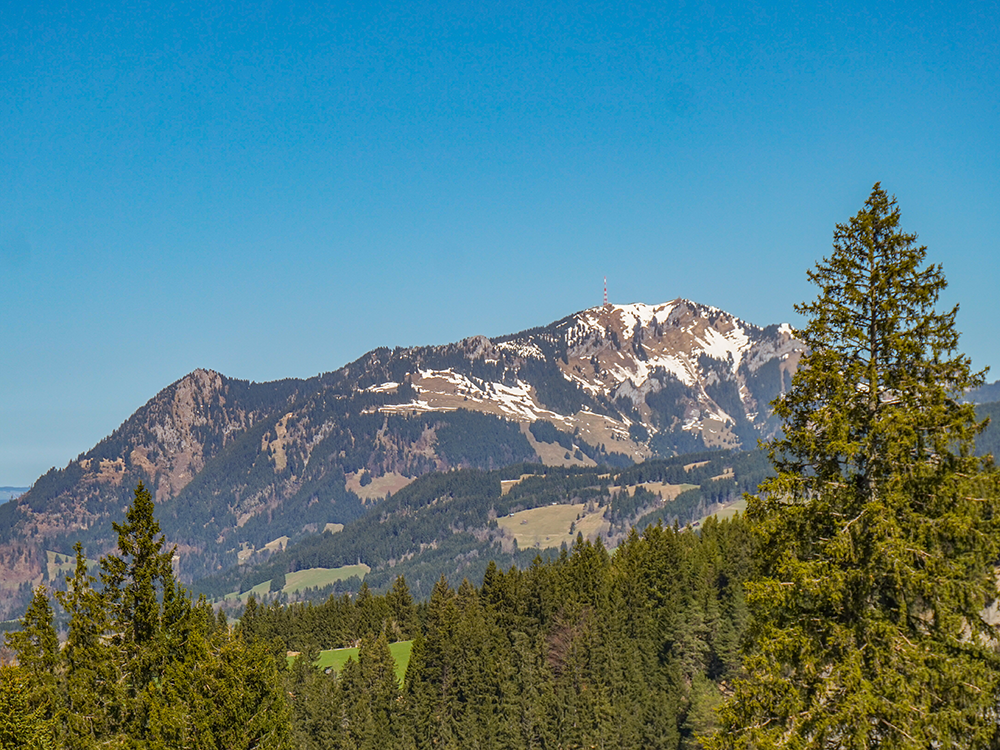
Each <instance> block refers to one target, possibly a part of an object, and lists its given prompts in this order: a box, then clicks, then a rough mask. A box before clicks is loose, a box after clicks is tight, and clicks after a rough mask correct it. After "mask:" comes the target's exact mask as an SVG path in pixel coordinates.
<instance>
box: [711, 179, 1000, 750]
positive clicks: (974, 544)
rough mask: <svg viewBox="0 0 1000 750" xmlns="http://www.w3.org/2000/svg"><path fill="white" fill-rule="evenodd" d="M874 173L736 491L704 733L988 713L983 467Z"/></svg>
mask: <svg viewBox="0 0 1000 750" xmlns="http://www.w3.org/2000/svg"><path fill="white" fill-rule="evenodd" d="M899 219H900V213H899V209H898V207H897V205H896V201H895V199H894V198H892V199H891V198H889V197H888V196H887V195H886V193H885V192H884V191H883V190H882V188H881V186H880V185H878V184H876V185H875V187H874V189H873V190H872V193H871V195H870V197H869V198H868V200H867V201H866V203H865V205H864V207H863V208H862V209H861V211H859V212H858V213H857V215H856V216H854V217H852V218H851V219H850V220H849V221H848V222H847V223H846V224H840V225H838V226H837V228H836V231H835V233H834V245H833V252H832V254H831V255H830V257H828V258H825V259H824V260H823V261H822V262H820V263H819V264H818V265H817V266H816V269H815V270H813V271H811V272H809V279H810V280H811V281H812V282H813V283H814V284H815V285H816V286H817V287H818V288H819V293H818V295H817V297H816V299H815V300H814V301H812V302H809V303H807V304H803V305H801V306H798V307H797V308H796V309H797V310H798V311H799V312H800V313H802V314H804V315H805V316H806V318H807V321H808V322H807V324H806V326H805V328H804V329H803V330H801V331H798V332H797V335H798V337H799V338H800V339H801V340H802V341H803V342H804V343H805V344H806V345H807V346H808V350H809V352H808V354H807V355H805V356H804V357H803V358H802V361H801V363H800V367H799V370H798V372H797V373H796V375H795V376H794V378H793V380H792V386H791V388H790V390H789V391H788V393H786V394H785V395H784V396H781V397H779V398H778V399H777V401H776V402H775V406H776V413H777V414H778V416H779V417H780V418H781V419H782V420H783V428H784V434H783V436H782V437H780V438H779V439H777V440H775V441H774V442H773V443H772V444H771V446H770V456H771V460H772V463H773V464H774V468H775V470H776V474H777V475H776V476H775V477H774V478H772V479H770V480H767V481H766V482H764V483H763V484H762V485H761V488H760V494H759V495H758V496H757V497H754V498H750V499H749V504H748V509H747V517H748V519H749V520H750V522H751V526H752V531H753V534H754V537H755V542H756V545H757V549H758V550H759V560H758V563H759V565H760V569H759V573H758V574H757V576H756V578H755V579H754V580H753V581H752V583H751V584H750V586H749V590H748V600H749V601H748V603H749V605H750V607H751V611H752V615H753V624H752V626H751V627H752V631H751V636H752V640H753V644H754V646H753V648H752V650H751V651H750V652H749V654H748V656H747V659H746V661H745V665H744V666H745V677H744V679H742V680H740V681H738V682H737V683H736V686H735V694H734V696H733V697H732V699H731V700H730V702H729V703H728V704H727V705H726V706H725V708H724V709H723V711H722V713H721V719H722V725H723V726H722V729H721V730H720V732H719V733H718V734H716V735H715V736H714V738H713V739H712V741H711V743H710V747H712V748H716V749H717V750H718V749H721V748H746V749H749V748H754V749H755V750H766V749H767V748H778V747H781V748H799V749H802V750H807V749H810V748H843V749H844V750H855V749H857V750H861V749H868V748H894V749H895V748H900V749H903V748H914V749H915V748H931V747H934V748H951V747H955V748H958V747H961V748H981V747H987V746H988V744H989V742H990V741H991V738H992V736H993V735H994V732H995V729H996V722H997V683H998V680H997V676H998V660H997V656H996V650H995V644H996V643H997V642H998V633H997V632H996V629H995V628H994V627H993V626H992V625H991V624H990V623H989V622H988V621H987V618H986V616H985V610H986V608H987V607H988V606H989V605H990V604H991V603H992V602H993V601H994V599H995V598H996V594H997V587H996V579H995V571H994V567H993V566H994V564H995V562H996V560H997V558H998V553H1000V534H998V533H997V532H998V528H997V526H998V519H1000V506H998V503H997V497H998V492H997V483H996V474H995V472H994V471H993V469H992V464H991V462H989V461H988V460H986V459H979V458H976V457H975V456H974V455H973V441H974V438H975V435H976V434H977V432H978V431H979V430H980V429H981V428H982V425H981V424H980V423H977V421H976V417H975V413H974V411H973V407H972V406H971V405H967V404H963V403H961V401H960V399H959V397H960V396H961V394H962V393H963V392H965V391H966V390H967V389H969V388H970V387H973V386H976V385H979V384H981V383H982V381H983V376H982V373H976V372H973V371H972V369H971V364H970V361H969V359H968V358H967V357H965V356H963V355H962V354H960V353H958V351H957V347H958V339H959V334H958V331H957V330H956V327H955V316H956V313H957V307H955V308H952V309H950V310H947V311H945V312H938V311H937V310H936V303H937V302H938V298H939V296H940V293H941V292H942V290H943V289H944V288H945V284H946V282H945V278H944V275H943V273H942V269H941V267H940V266H939V265H933V264H931V265H925V257H926V248H924V247H920V246H917V244H916V236H915V235H913V234H907V233H905V232H903V231H902V230H901V229H900V227H899Z"/></svg>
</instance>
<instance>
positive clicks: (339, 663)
mask: <svg viewBox="0 0 1000 750" xmlns="http://www.w3.org/2000/svg"><path fill="white" fill-rule="evenodd" d="M412 650H413V641H397V642H396V643H390V644H389V653H391V654H392V658H393V660H394V661H395V662H396V679H397V680H399V684H400V685H402V684H403V678H404V677H405V676H406V668H407V667H408V666H410V652H411V651H412ZM351 659H354V660H355V661H357V660H358V649H356V648H332V649H328V650H326V651H320V652H319V659H317V660H316V661H314V662H313V666H316V667H319V668H320V669H333V671H334V672H340V671H341V670H342V669H343V668H344V665H345V664H347V662H348V661H350V660H351ZM294 660H295V657H294V656H290V657H288V663H289V665H291V663H292V662H293V661H294Z"/></svg>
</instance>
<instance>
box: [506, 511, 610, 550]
mask: <svg viewBox="0 0 1000 750" xmlns="http://www.w3.org/2000/svg"><path fill="white" fill-rule="evenodd" d="M586 510H587V506H586V505H585V504H584V503H577V504H575V505H546V506H543V507H541V508H530V509H528V510H522V511H520V512H518V513H515V514H513V515H511V516H504V517H503V518H498V519H497V525H498V526H499V527H500V528H501V529H503V530H504V531H505V532H507V533H508V534H510V535H511V536H513V537H514V538H515V539H517V545H518V547H520V548H521V549H526V548H528V547H538V548H539V549H545V548H547V547H559V546H560V545H562V543H563V542H565V543H566V544H567V545H571V544H573V542H574V541H575V540H576V535H577V534H583V536H584V538H586V539H595V538H596V537H597V535H598V534H600V533H601V531H602V529H603V527H604V512H605V509H604V508H599V509H597V510H596V511H595V512H593V513H587V512H586ZM577 516H579V518H577ZM571 528H572V531H571V530H570V529H571Z"/></svg>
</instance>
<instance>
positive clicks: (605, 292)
mask: <svg viewBox="0 0 1000 750" xmlns="http://www.w3.org/2000/svg"><path fill="white" fill-rule="evenodd" d="M604 306H605V307H607V306H608V277H607V276H605V277H604Z"/></svg>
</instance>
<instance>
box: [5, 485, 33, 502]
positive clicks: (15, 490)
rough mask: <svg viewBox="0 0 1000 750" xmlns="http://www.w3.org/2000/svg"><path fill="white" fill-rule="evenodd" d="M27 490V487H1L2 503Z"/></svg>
mask: <svg viewBox="0 0 1000 750" xmlns="http://www.w3.org/2000/svg"><path fill="white" fill-rule="evenodd" d="M27 491H28V488H27V487H0V503H5V502H7V501H8V500H11V499H13V498H15V497H20V496H21V495H23V494H24V493H25V492H27Z"/></svg>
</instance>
